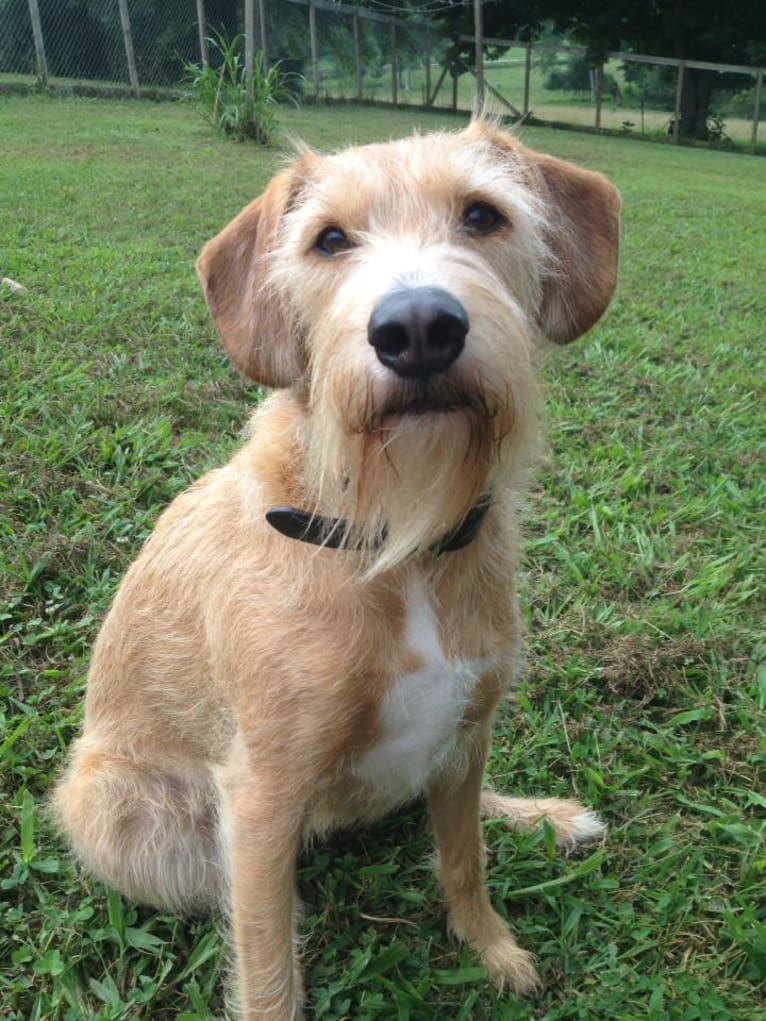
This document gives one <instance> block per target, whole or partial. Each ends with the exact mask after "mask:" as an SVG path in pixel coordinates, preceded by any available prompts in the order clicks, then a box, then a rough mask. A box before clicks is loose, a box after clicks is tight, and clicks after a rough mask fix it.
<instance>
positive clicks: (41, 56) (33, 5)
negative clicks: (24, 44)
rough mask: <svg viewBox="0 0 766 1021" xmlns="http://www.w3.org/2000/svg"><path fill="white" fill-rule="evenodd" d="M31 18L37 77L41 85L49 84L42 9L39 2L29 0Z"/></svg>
mask: <svg viewBox="0 0 766 1021" xmlns="http://www.w3.org/2000/svg"><path fill="white" fill-rule="evenodd" d="M29 18H30V21H31V22H32V36H33V38H34V40H35V59H36V61H37V77H38V78H39V79H40V82H41V84H43V85H47V84H48V61H47V60H46V57H45V43H44V41H43V26H42V22H41V21H40V8H39V7H38V6H37V0H29Z"/></svg>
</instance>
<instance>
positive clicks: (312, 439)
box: [198, 121, 620, 560]
mask: <svg viewBox="0 0 766 1021" xmlns="http://www.w3.org/2000/svg"><path fill="white" fill-rule="evenodd" d="M619 209H620V202H619V197H618V194H617V191H616V190H615V189H614V187H613V186H612V185H611V184H609V182H608V181H606V179H605V178H603V177H602V176H600V175H599V174H595V173H592V172H590V171H586V170H581V169H578V168H576V167H574V166H572V165H570V164H568V163H564V162H562V161H560V160H557V159H554V158H552V157H549V156H541V155H538V154H536V153H533V152H531V151H530V150H529V149H527V148H526V147H525V146H523V145H522V144H521V143H519V142H518V141H517V140H516V139H514V138H513V137H511V136H510V135H507V134H506V133H504V132H501V131H499V130H497V129H495V128H493V127H491V126H489V125H487V124H486V123H483V122H481V121H477V122H474V123H473V124H472V125H471V126H470V127H469V128H468V129H467V130H465V131H463V132H460V133H456V134H448V133H439V134H433V135H424V136H416V137H413V138H409V139H406V140H403V141H399V142H391V143H385V144H378V145H367V146H362V147H359V148H355V149H349V150H347V151H345V152H341V153H339V154H336V155H331V156H327V157H320V156H317V155H315V154H314V153H312V152H308V151H307V152H305V153H304V154H303V155H302V156H301V158H300V159H299V160H298V161H297V162H296V163H295V164H294V165H293V166H292V167H291V168H290V169H288V170H286V171H284V172H283V173H281V174H280V175H279V176H277V177H276V178H275V179H274V180H273V181H272V183H271V184H270V186H269V187H268V189H267V190H266V192H265V193H264V194H263V195H262V196H261V197H260V198H259V199H257V200H256V201H255V202H253V203H251V205H249V206H248V207H247V208H246V209H245V210H244V211H243V212H242V213H241V214H240V215H239V216H238V217H237V218H236V219H235V220H234V221H232V223H231V224H229V226H228V227H226V228H225V229H224V230H223V231H222V232H221V233H220V234H219V235H218V236H217V237H216V238H214V239H213V240H212V241H211V242H210V243H209V244H208V245H207V246H206V247H205V249H204V250H203V252H202V255H201V257H200V260H199V264H198V269H199V274H200V277H201V279H202V282H203V285H204V287H205V293H206V296H207V300H208V304H209V306H210V309H211V311H212V313H213V317H214V319H215V321H216V324H217V326H218V329H219V332H220V333H221V336H222V337H223V340H224V343H225V344H226V347H227V349H228V351H229V354H230V355H231V357H232V359H233V361H234V362H235V364H236V365H237V367H238V368H239V369H240V370H241V371H242V372H243V373H244V374H245V375H246V376H248V377H249V378H251V379H254V380H256V381H258V382H259V383H262V384H264V385H266V386H271V387H292V388H293V389H294V391H295V392H296V394H297V395H298V396H299V398H300V399H301V400H302V401H304V402H305V405H306V408H307V412H308V415H309V420H310V422H311V428H310V430H309V435H308V444H309V463H310V464H311V465H313V470H314V474H315V477H316V499H317V502H318V503H329V504H331V505H332V506H333V509H334V510H337V509H338V504H340V505H341V506H342V509H343V510H344V512H345V514H346V516H348V517H349V518H350V520H352V521H353V522H356V523H362V522H364V523H365V525H367V526H369V529H370V530H371V531H372V532H374V531H375V530H376V529H378V530H380V528H381V527H382V526H383V523H384V522H385V528H386V530H387V534H388V535H389V537H391V536H394V537H397V536H398V538H394V539H389V546H390V547H391V549H392V550H393V548H394V547H396V549H397V550H398V553H397V555H396V556H394V555H393V554H392V556H391V559H392V560H393V559H397V557H398V556H400V555H403V553H404V551H405V549H406V550H407V551H411V550H412V549H415V548H418V547H419V546H423V545H424V544H427V543H429V542H431V541H432V540H433V538H434V535H438V534H440V532H443V531H444V530H445V528H449V527H451V526H453V525H454V524H455V523H456V522H458V521H459V520H461V517H463V516H465V513H466V512H467V510H468V509H470V507H471V506H472V505H473V503H475V501H476V500H477V499H478V498H479V496H480V495H481V494H482V492H486V491H487V490H491V489H492V487H493V485H494V484H495V478H496V476H498V475H504V476H505V477H506V478H508V477H509V476H512V474H513V471H514V469H515V468H516V467H517V466H518V465H519V464H520V463H521V462H522V461H523V459H524V455H525V451H526V449H527V447H528V444H529V440H530V438H531V435H532V434H533V432H534V418H535V415H534V404H535V400H534V395H535V384H534V375H533V361H534V349H535V347H536V345H537V342H538V340H539V339H540V338H541V337H547V338H549V339H551V340H553V341H555V342H556V343H568V342H569V341H571V340H574V339H575V338H576V337H578V336H580V335H581V334H582V333H584V332H585V331H586V330H588V329H590V327H591V326H592V325H593V324H594V323H595V322H596V321H597V320H598V318H599V317H600V316H601V314H602V313H603V312H604V310H605V309H606V307H607V305H608V303H609V301H610V299H611V297H612V294H613V292H614V289H615V286H616V280H617V254H618V242H619ZM397 522H399V524H397ZM405 533H406V534H405Z"/></svg>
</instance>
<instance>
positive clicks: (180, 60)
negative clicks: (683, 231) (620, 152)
mask: <svg viewBox="0 0 766 1021" xmlns="http://www.w3.org/2000/svg"><path fill="white" fill-rule="evenodd" d="M243 4H244V6H243ZM218 33H222V34H223V36H224V37H225V38H227V39H229V40H230V39H232V38H233V37H234V36H235V35H238V34H240V33H242V34H244V37H245V59H246V63H247V66H248V67H252V66H253V59H254V54H255V53H256V52H258V51H261V52H262V53H263V56H264V61H265V64H266V66H267V67H268V66H269V64H270V63H274V62H276V61H279V62H280V64H281V66H282V67H283V68H284V69H285V70H286V71H289V72H292V73H293V74H295V75H298V76H300V77H299V78H298V79H297V80H299V81H301V82H302V89H303V93H304V96H305V97H307V98H309V99H314V100H324V99H347V100H356V101H359V102H366V101H374V102H388V103H392V104H394V105H395V106H402V105H410V104H411V105H414V106H425V107H437V108H442V109H444V108H446V109H453V110H458V109H470V108H471V107H472V105H473V102H474V100H475V96H476V95H477V94H478V95H483V94H485V92H486V93H488V94H489V96H490V97H491V98H492V101H493V102H494V104H495V105H498V106H499V107H500V108H501V109H503V110H504V112H506V113H508V114H509V115H511V116H514V117H521V116H526V115H528V114H529V113H531V112H533V113H534V114H535V116H536V117H537V118H538V119H539V120H541V121H543V122H546V121H547V122H551V121H555V122H557V123H564V124H566V123H570V124H574V123H577V124H580V125H582V124H586V125H588V126H590V127H592V128H594V129H596V130H602V129H605V128H609V129H615V128H616V129H618V130H623V131H624V132H626V133H630V132H632V131H636V130H638V131H640V132H641V133H655V134H656V133H660V132H664V133H665V134H667V135H669V136H670V137H671V138H672V140H673V141H675V142H678V141H680V134H681V131H680V129H681V123H682V119H681V118H682V109H681V99H682V93H683V88H684V79H685V76H686V75H688V73H689V72H690V71H696V70H700V71H707V72H714V73H717V74H719V75H724V74H725V75H728V76H731V75H738V76H739V77H740V79H741V82H742V85H741V89H740V99H739V106H740V108H741V110H740V112H739V113H738V114H737V124H738V127H739V135H740V140H741V141H749V143H750V146H751V148H752V150H753V151H755V149H756V145H757V142H758V130H759V124H760V121H761V115H762V108H763V102H762V100H763V80H764V68H758V67H744V66H740V65H736V66H735V65H726V64H711V63H709V62H704V61H693V60H688V61H678V60H673V59H671V58H667V57H655V56H649V55H645V54H638V53H610V54H608V55H607V60H608V61H611V62H620V64H621V65H622V67H623V68H626V67H627V68H630V67H633V68H636V67H639V66H641V65H643V66H649V67H651V68H656V69H666V70H665V72H664V73H665V74H667V69H674V72H675V87H674V94H675V102H674V103H673V102H672V101H668V100H667V99H665V100H664V101H663V102H664V103H665V106H664V107H663V106H662V103H660V104H659V109H658V103H657V101H656V100H654V101H652V100H651V98H647V101H646V102H645V101H644V96H643V94H640V95H639V96H638V98H636V94H635V90H633V93H632V95H631V97H629V98H630V101H631V104H632V105H629V104H628V103H626V104H625V105H624V106H623V102H622V98H623V97H622V96H620V95H619V89H618V88H615V87H614V84H613V76H612V78H610V75H609V70H608V69H609V65H608V64H607V65H606V67H605V66H600V67H595V68H592V69H590V72H589V73H590V87H589V90H588V92H589V94H586V93H584V92H582V91H581V92H580V93H579V94H577V95H576V96H575V95H572V97H571V102H570V104H569V105H568V106H567V105H566V104H565V103H563V102H561V103H558V104H557V103H555V102H551V97H550V93H546V94H543V90H542V88H541V86H540V84H539V82H540V76H541V74H542V72H543V70H545V69H548V71H549V70H550V68H551V66H552V65H554V64H555V63H556V61H571V60H572V59H573V58H578V57H580V58H584V57H585V53H586V51H585V50H582V49H578V48H577V47H559V46H556V47H550V46H543V45H538V44H533V43H528V42H523V41H519V40H513V39H494V38H486V39H484V40H483V43H484V47H485V48H491V49H492V50H494V51H495V52H497V51H502V52H503V55H502V57H501V59H498V60H493V61H488V60H487V59H486V53H485V57H484V60H478V61H477V63H476V64H475V65H474V63H473V61H471V62H466V61H465V60H458V59H455V58H454V54H455V53H456V52H457V47H456V43H463V44H471V45H472V46H474V47H475V39H474V37H473V36H461V37H460V38H459V39H458V40H455V39H452V38H450V37H448V36H445V35H444V34H443V33H441V32H440V31H439V30H438V29H437V28H435V27H434V25H433V24H432V23H429V22H428V21H426V20H423V19H422V18H421V19H407V20H403V19H401V18H397V17H393V16H390V15H385V14H380V13H378V12H376V11H370V10H367V9H365V8H360V7H355V6H353V5H351V4H348V3H340V2H339V3H335V2H332V0H285V2H282V3H280V4H279V5H277V4H275V3H274V2H273V0H174V3H173V4H164V3H161V2H160V0H0V87H3V86H4V85H5V86H6V87H7V86H8V84H9V83H12V82H14V81H27V82H30V81H35V80H36V81H38V82H39V83H41V84H42V85H44V86H55V87H57V88H62V87H64V88H67V87H68V88H72V89H74V90H78V89H83V88H85V87H87V88H89V89H91V90H95V89H102V90H117V91H119V92H120V93H121V94H125V93H126V92H127V93H128V94H132V95H134V96H140V95H142V94H145V93H147V92H148V91H155V92H156V91H157V90H163V89H168V90H178V89H179V88H181V87H183V86H184V85H185V84H186V82H187V80H188V71H187V65H188V64H189V63H194V62H197V63H198V62H202V63H207V62H208V61H209V60H210V59H211V53H210V51H209V50H210V48H209V46H208V37H210V36H216V35H217V34H218ZM463 49H465V46H463ZM477 52H482V51H477ZM657 73H659V71H658V72H657ZM610 82H611V85H610V84H607V85H605V83H610ZM610 88H612V92H610ZM665 94H666V95H667V89H666V93H665ZM647 97H648V92H647ZM727 118H728V115H727ZM727 122H728V121H727ZM748 135H749V138H748V137H747V136H748Z"/></svg>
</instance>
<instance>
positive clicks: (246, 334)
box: [197, 170, 305, 387]
mask: <svg viewBox="0 0 766 1021" xmlns="http://www.w3.org/2000/svg"><path fill="white" fill-rule="evenodd" d="M295 176H296V175H295V173H294V171H290V170H288V171H284V172H283V173H281V174H278V175H277V177H275V178H274V179H273V180H272V182H271V184H270V185H269V186H268V188H267V189H266V191H265V192H264V193H263V195H261V197H260V198H258V199H256V200H255V201H254V202H251V203H250V205H249V206H247V207H246V208H245V209H243V210H242V212H241V213H240V214H239V216H236V217H235V218H234V219H233V220H232V221H231V223H230V224H229V225H228V226H227V227H224V229H223V230H222V231H221V233H220V234H218V235H216V237H214V238H213V240H212V241H208V243H207V244H206V245H205V247H204V248H203V249H202V254H201V255H200V257H199V259H198V260H197V273H198V275H199V278H200V280H201V281H202V286H203V287H204V289H205V298H206V299H207V303H208V307H209V309H210V312H211V313H212V316H213V319H214V320H215V325H216V327H217V329H218V332H219V333H220V335H221V338H222V340H223V342H224V344H225V346H226V350H227V351H228V353H229V357H230V358H231V360H232V361H233V362H234V364H235V365H236V366H237V368H238V369H239V371H240V372H241V373H242V374H243V375H244V376H247V378H248V379H252V380H254V381H255V382H256V383H261V384H262V385H263V386H269V387H286V386H290V385H291V384H292V383H294V382H295V381H296V380H297V379H298V378H299V377H300V376H301V375H302V374H303V372H304V370H305V358H304V355H303V351H302V347H301V343H300V339H299V337H298V334H297V330H296V327H295V324H294V323H293V322H292V321H291V316H290V315H289V313H288V310H287V309H286V307H285V303H284V300H283V299H281V298H280V295H279V294H278V293H277V292H276V289H275V288H273V287H270V286H269V283H268V267H269V258H270V256H271V253H272V251H273V250H274V248H275V246H276V244H277V242H278V234H279V227H280V223H281V220H282V217H283V215H284V213H285V212H286V210H287V208H288V205H289V202H290V198H291V195H292V193H293V191H294V182H295Z"/></svg>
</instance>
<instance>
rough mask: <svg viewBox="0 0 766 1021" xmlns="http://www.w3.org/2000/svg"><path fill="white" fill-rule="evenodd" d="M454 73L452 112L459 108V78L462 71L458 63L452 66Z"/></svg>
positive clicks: (452, 72)
mask: <svg viewBox="0 0 766 1021" xmlns="http://www.w3.org/2000/svg"><path fill="white" fill-rule="evenodd" d="M450 73H451V74H452V112H453V113H454V112H455V111H456V110H457V80H458V78H459V77H460V73H459V71H458V69H457V64H453V65H452V68H451V72H450Z"/></svg>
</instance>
